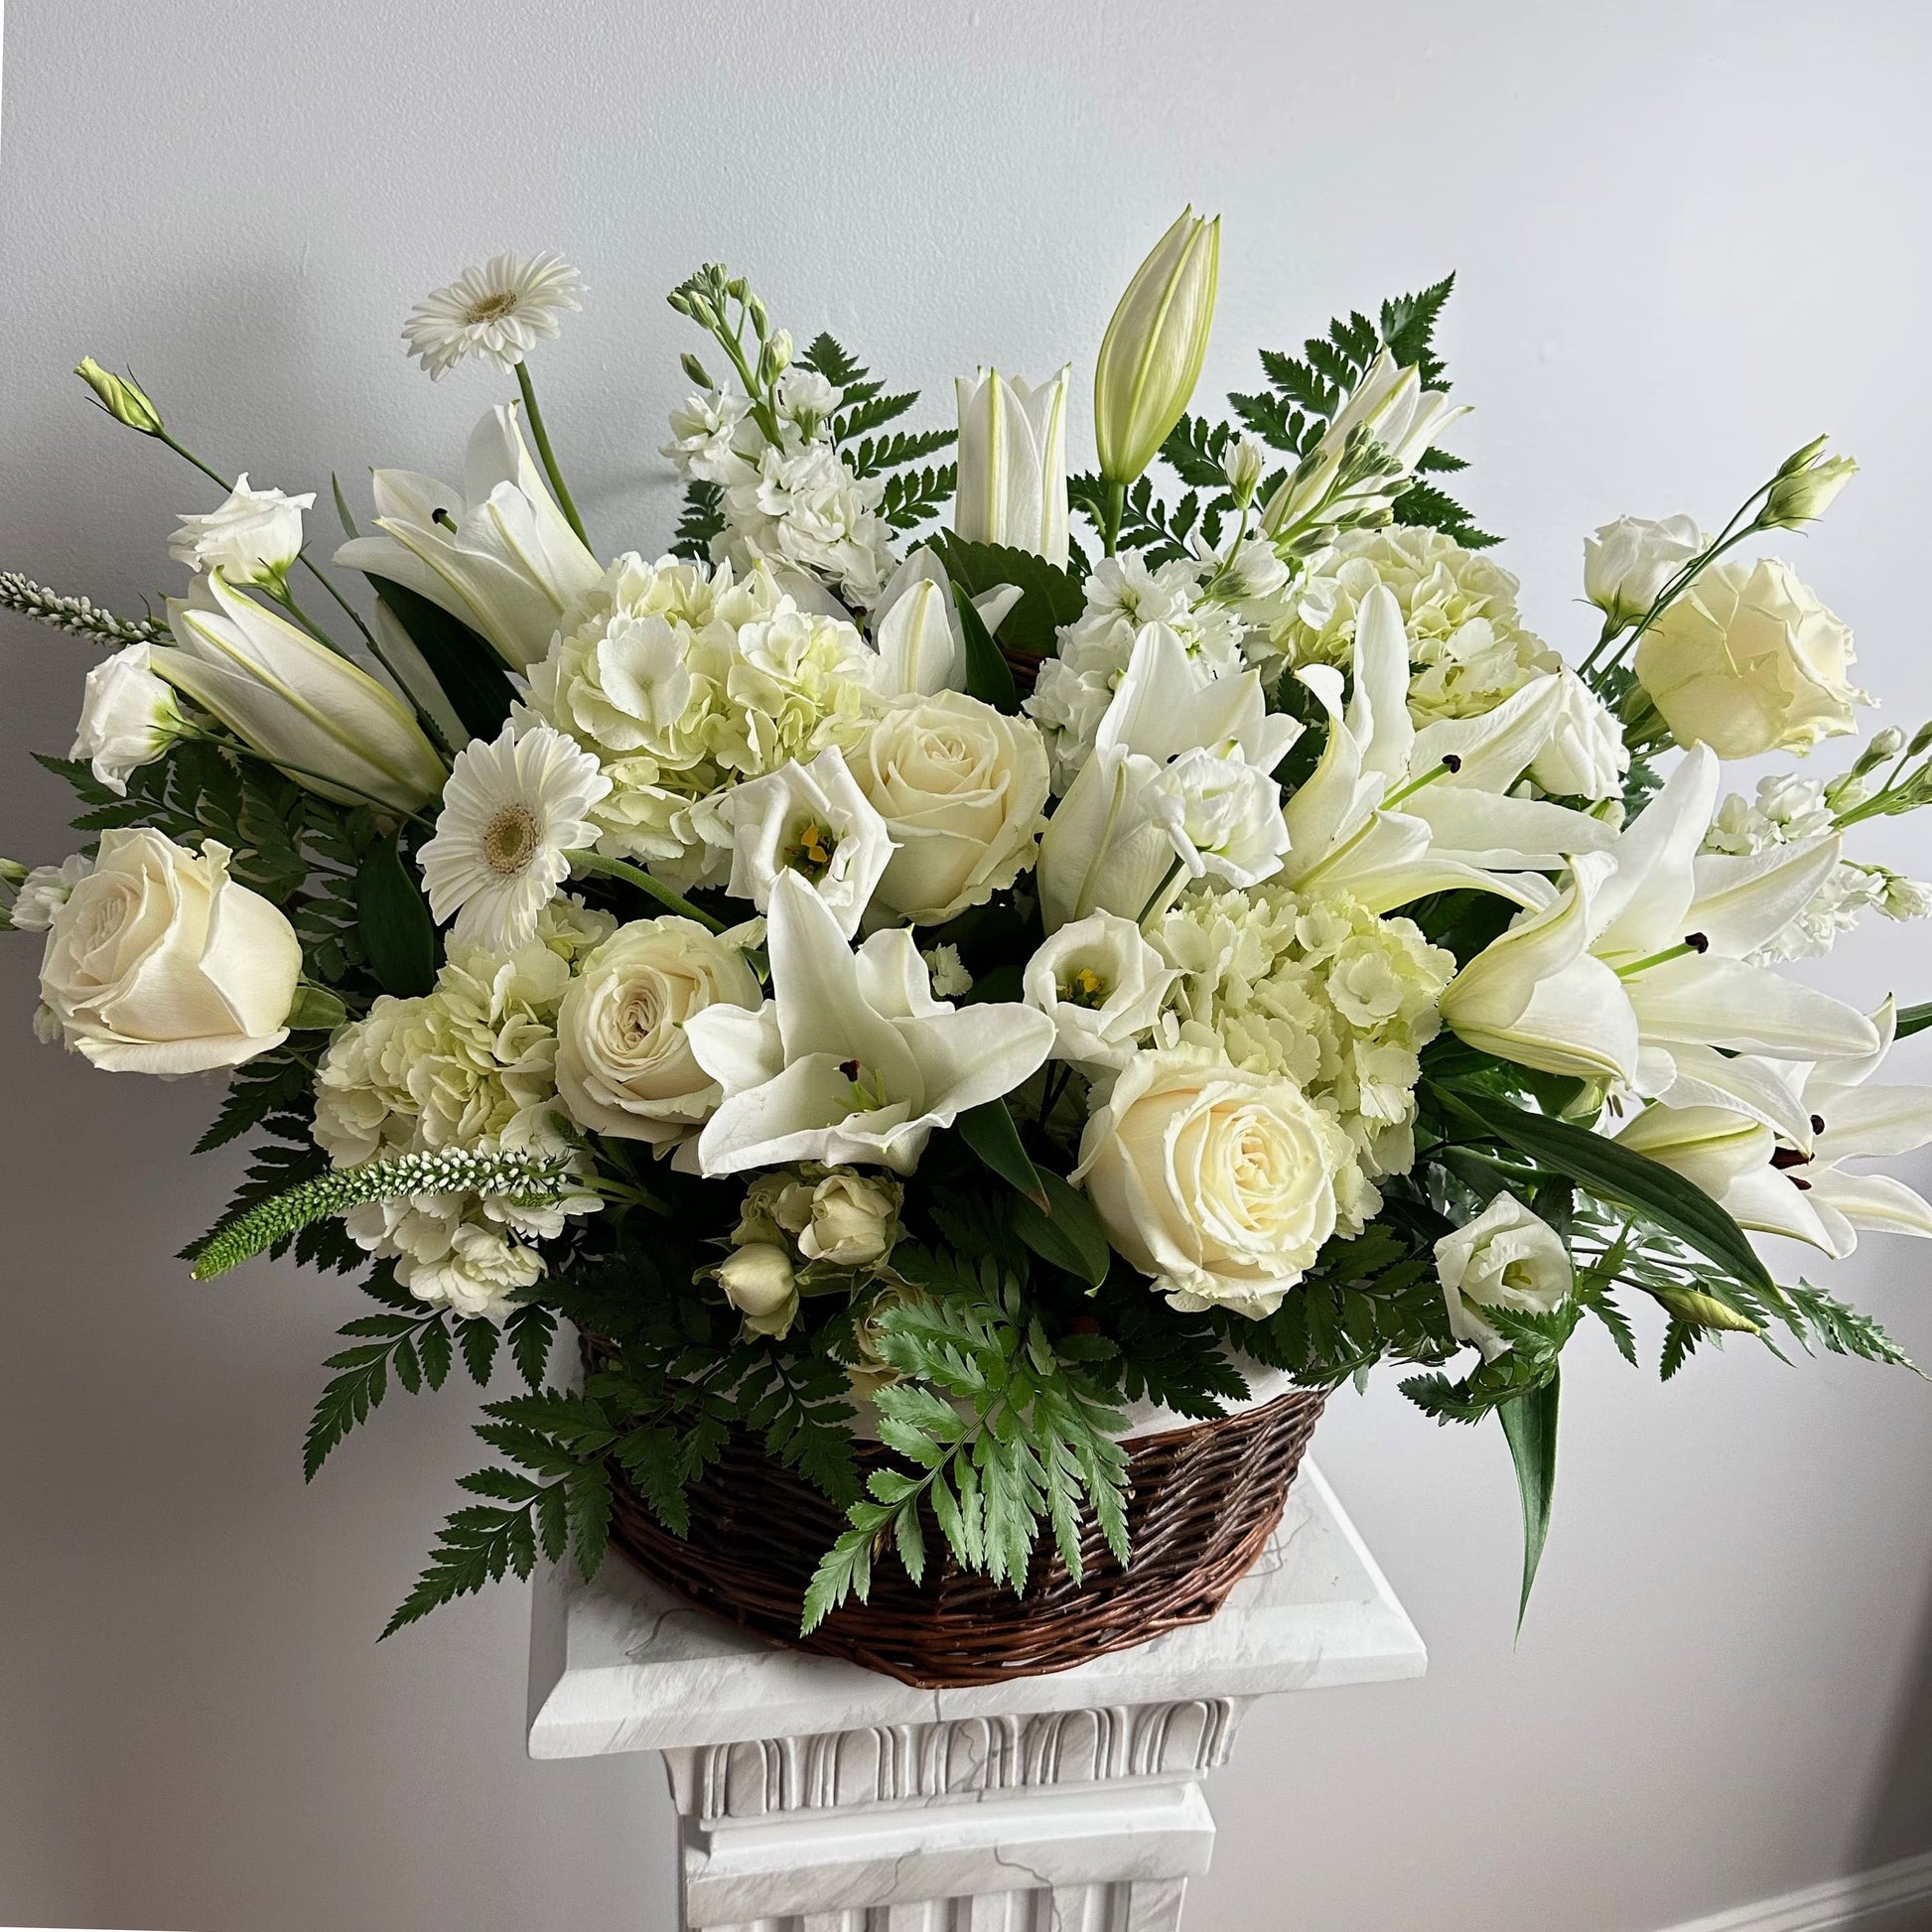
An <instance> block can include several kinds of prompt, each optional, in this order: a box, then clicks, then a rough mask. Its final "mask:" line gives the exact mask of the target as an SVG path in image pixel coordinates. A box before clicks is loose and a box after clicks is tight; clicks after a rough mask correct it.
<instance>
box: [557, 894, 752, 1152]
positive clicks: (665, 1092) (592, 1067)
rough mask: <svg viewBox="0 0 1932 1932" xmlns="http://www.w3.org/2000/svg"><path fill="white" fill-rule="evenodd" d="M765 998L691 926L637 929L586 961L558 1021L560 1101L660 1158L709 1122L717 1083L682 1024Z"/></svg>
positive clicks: (652, 922)
mask: <svg viewBox="0 0 1932 1932" xmlns="http://www.w3.org/2000/svg"><path fill="white" fill-rule="evenodd" d="M762 998H763V995H762V993H761V992H760V990H759V983H758V978H757V976H756V975H755V974H754V973H753V971H752V969H751V967H750V966H748V965H747V964H746V963H745V955H744V954H743V953H742V952H740V951H739V950H738V948H737V947H736V946H734V945H731V944H730V943H729V942H727V941H726V940H724V939H721V938H719V937H717V936H716V935H715V934H713V933H710V932H707V931H706V930H705V929H704V927H703V926H701V925H699V924H697V923H696V922H695V921H694V920H691V919H678V918H657V919H639V920H636V921H635V922H633V923H632V924H630V925H626V926H622V927H621V928H620V929H619V930H618V931H617V933H616V934H614V935H613V936H612V937H611V938H609V939H607V940H606V941H605V942H604V944H603V945H601V946H599V947H598V948H597V949H596V951H594V952H593V953H591V954H590V955H589V957H587V958H586V959H585V961H584V964H583V970H582V971H581V973H580V974H579V976H578V977H577V978H576V979H574V980H573V981H572V982H571V985H570V990H569V992H567V993H566V994H565V995H564V998H563V1003H562V1005H561V1006H560V1007H559V1008H558V1011H557V1091H558V1092H559V1093H560V1094H562V1096H563V1100H564V1105H565V1106H566V1107H568V1108H569V1109H570V1115H571V1118H572V1119H573V1120H574V1121H576V1122H577V1124H578V1125H579V1126H580V1127H584V1128H588V1129H589V1130H590V1131H591V1132H592V1133H595V1134H609V1135H612V1136H614V1137H615V1138H617V1139H619V1140H630V1141H646V1142H648V1143H649V1144H650V1146H651V1147H653V1148H654V1149H656V1150H657V1152H658V1153H660V1154H667V1153H669V1151H670V1150H671V1148H672V1147H674V1146H675V1145H676V1144H677V1143H678V1142H680V1141H685V1140H689V1139H690V1138H691V1137H692V1136H693V1135H695V1134H696V1133H697V1132H698V1130H699V1129H700V1128H701V1127H702V1126H703V1125H704V1123H705V1122H706V1121H707V1120H709V1119H710V1118H711V1114H712V1111H713V1109H714V1108H715V1107H716V1106H717V1104H718V1101H719V1097H720V1095H719V1088H718V1083H717V1082H716V1081H715V1080H713V1079H712V1078H711V1076H710V1075H709V1074H707V1073H706V1072H705V1071H704V1069H703V1068H702V1067H700V1066H699V1064H698V1062H697V1061H696V1059H694V1058H693V1057H692V1053H691V1047H690V1043H689V1042H688V1041H687V1040H686V1038H685V1036H684V1024H685V1022H686V1021H687V1020H689V1019H690V1017H691V1016H692V1015H693V1014H694V1013H701V1012H703V1011H704V1009H705V1008H706V1007H709V1006H715V1005H717V1004H719V1003H720V1002H725V1003H727V1004H729V1005H732V1006H739V1007H748V1008H756V1007H757V1006H759V1003H760V1001H761V1000H762Z"/></svg>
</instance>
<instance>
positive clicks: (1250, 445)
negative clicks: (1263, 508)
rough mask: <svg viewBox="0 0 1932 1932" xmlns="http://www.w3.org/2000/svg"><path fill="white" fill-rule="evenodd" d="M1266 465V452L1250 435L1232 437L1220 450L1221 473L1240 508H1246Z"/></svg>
mask: <svg viewBox="0 0 1932 1932" xmlns="http://www.w3.org/2000/svg"><path fill="white" fill-rule="evenodd" d="M1267 465H1268V456H1267V452H1266V451H1264V450H1263V449H1262V447H1261V445H1260V444H1259V443H1257V442H1256V441H1255V439H1254V438H1253V437H1252V436H1237V437H1235V438H1233V439H1232V440H1231V441H1230V442H1229V444H1228V446H1227V448H1226V449H1225V450H1223V451H1222V452H1221V475H1222V476H1224V477H1225V478H1226V479H1227V480H1228V488H1229V489H1231V490H1232V491H1233V492H1234V500H1235V502H1236V503H1237V504H1238V505H1239V506H1240V507H1241V508H1243V509H1246V508H1247V506H1248V503H1249V501H1250V499H1251V498H1252V497H1253V496H1254V493H1255V489H1256V487H1257V486H1258V485H1259V483H1260V482H1261V473H1262V471H1263V470H1265V469H1266V468H1267Z"/></svg>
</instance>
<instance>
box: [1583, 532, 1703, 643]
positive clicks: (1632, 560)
mask: <svg viewBox="0 0 1932 1932" xmlns="http://www.w3.org/2000/svg"><path fill="white" fill-rule="evenodd" d="M1710 542H1711V539H1710V538H1709V537H1708V536H1706V535H1705V533H1704V532H1703V531H1702V530H1700V529H1699V528H1698V526H1697V518H1696V517H1694V516H1666V517H1664V518H1663V519H1662V520H1661V521H1658V520H1655V519H1653V518H1651V517H1647V516H1619V517H1618V518H1617V520H1616V521H1615V522H1614V523H1605V524H1604V525H1603V526H1602V527H1601V528H1600V529H1599V530H1597V531H1596V533H1595V534H1594V535H1593V536H1587V537H1586V538H1585V539H1584V595H1585V596H1586V597H1587V598H1588V600H1589V601H1590V603H1592V604H1593V605H1595V606H1596V608H1597V609H1598V610H1599V611H1601V612H1602V613H1603V615H1604V617H1606V618H1607V619H1608V620H1609V621H1610V622H1611V623H1613V624H1615V625H1616V626H1617V627H1618V628H1619V629H1621V628H1622V627H1624V626H1625V625H1628V624H1633V623H1635V622H1637V621H1638V620H1639V619H1641V618H1642V617H1643V615H1644V614H1645V613H1646V612H1647V611H1648V610H1649V609H1650V607H1651V606H1652V605H1653V604H1655V603H1656V602H1657V597H1658V594H1659V592H1661V591H1662V590H1663V588H1664V586H1665V585H1666V584H1668V583H1669V582H1670V580H1671V579H1672V578H1673V577H1675V576H1676V575H1677V573H1678V572H1679V571H1680V570H1682V569H1683V568H1684V566H1685V565H1686V564H1688V563H1689V562H1690V561H1691V559H1692V558H1693V557H1695V556H1696V555H1697V554H1698V552H1699V551H1700V550H1704V549H1707V548H1708V547H1709V546H1710Z"/></svg>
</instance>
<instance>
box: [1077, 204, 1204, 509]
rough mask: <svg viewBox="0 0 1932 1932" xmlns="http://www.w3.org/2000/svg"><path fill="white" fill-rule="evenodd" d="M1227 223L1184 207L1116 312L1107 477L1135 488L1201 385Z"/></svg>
mask: <svg viewBox="0 0 1932 1932" xmlns="http://www.w3.org/2000/svg"><path fill="white" fill-rule="evenodd" d="M1220 263H1221V222H1220V217H1219V216H1218V215H1217V216H1216V217H1215V218H1214V219H1213V220H1211V221H1210V220H1207V219H1205V218H1204V217H1202V216H1200V215H1197V214H1195V212H1194V211H1193V209H1192V208H1191V207H1188V208H1183V209H1182V210H1181V212H1180V218H1179V219H1178V220H1176V221H1175V222H1174V224H1173V227H1171V228H1170V229H1169V230H1168V231H1167V233H1166V234H1164V235H1163V236H1162V237H1161V239H1160V240H1159V241H1158V242H1157V243H1156V244H1155V247H1154V252H1153V253H1152V254H1151V255H1149V256H1148V258H1147V260H1146V261H1144V262H1143V263H1142V264H1141V266H1140V268H1139V270H1138V271H1137V272H1136V274H1135V276H1134V279H1133V280H1132V281H1131V282H1130V283H1128V285H1127V293H1126V294H1125V295H1123V296H1122V297H1121V299H1120V304H1119V306H1118V307H1117V308H1116V309H1115V310H1114V316H1113V320H1112V321H1111V322H1110V323H1108V325H1107V334H1106V337H1105V339H1104V340H1103V341H1102V343H1101V345H1100V358H1099V360H1098V361H1097V362H1096V363H1095V364H1094V371H1093V428H1094V438H1095V441H1096V442H1097V443H1098V444H1099V447H1100V474H1101V475H1102V476H1103V477H1104V478H1106V479H1107V481H1108V482H1109V483H1132V482H1133V481H1134V479H1135V478H1136V477H1138V476H1139V475H1140V474H1141V472H1142V471H1144V470H1145V469H1146V468H1147V467H1148V465H1149V464H1150V463H1152V462H1153V461H1154V459H1155V456H1156V454H1157V453H1158V452H1159V450H1160V448H1161V445H1162V444H1163V443H1165V442H1166V441H1167V440H1168V432H1169V431H1170V430H1171V429H1173V426H1174V424H1175V423H1177V422H1178V421H1179V420H1180V413H1181V411H1182V410H1183V409H1185V408H1186V407H1187V404H1188V401H1189V399H1190V398H1191V397H1192V396H1193V393H1194V384H1195V383H1196V382H1197V381H1199V379H1200V370H1201V363H1202V361H1203V360H1204V359H1205V357H1206V354H1207V337H1208V332H1209V330H1210V329H1212V327H1213V325H1214V290H1215V284H1216V281H1217V280H1218V278H1219V274H1220Z"/></svg>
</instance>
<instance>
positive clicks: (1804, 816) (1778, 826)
mask: <svg viewBox="0 0 1932 1932" xmlns="http://www.w3.org/2000/svg"><path fill="white" fill-rule="evenodd" d="M1839 802H1840V804H1841V805H1843V804H1846V803H1849V802H1850V799H1849V797H1846V796H1841V798H1840V801H1839ZM1837 822H1838V820H1837V814H1836V811H1835V810H1834V807H1833V805H1832V802H1831V800H1830V799H1829V798H1828V797H1827V796H1826V785H1825V781H1824V780H1823V779H1820V778H1801V777H1799V776H1797V775H1796V773H1794V772H1772V773H1771V774H1770V775H1768V776H1766V777H1763V778H1760V779H1759V780H1758V781H1757V795H1756V797H1755V798H1746V797H1744V796H1743V795H1742V794H1741V793H1740V792H1734V791H1733V792H1732V793H1730V794H1729V796H1727V797H1726V798H1725V801H1724V803H1723V804H1721V805H1720V806H1719V807H1718V811H1717V815H1716V817H1714V818H1713V819H1712V821H1711V829H1710V830H1709V831H1708V832H1707V833H1706V834H1705V835H1704V850H1705V851H1706V852H1724V853H1732V854H1749V853H1757V852H1766V851H1769V850H1770V848H1771V847H1773V846H1777V845H1795V844H1800V843H1802V842H1803V841H1804V840H1806V839H1815V838H1822V837H1823V836H1824V835H1825V834H1826V833H1828V832H1830V831H1831V830H1832V829H1833V828H1834V826H1835V825H1836V824H1837ZM1873 910H1875V911H1877V912H1879V913H1880V914H1882V915H1883V916H1884V917H1885V918H1888V919H1921V918H1923V917H1924V916H1925V915H1926V912H1927V911H1928V910H1932V888H1928V887H1926V886H1923V885H1921V884H1920V883H1919V882H1918V881H1917V880H1914V879H1907V878H1905V877H1903V876H1902V875H1901V874H1899V873H1895V872H1891V871H1888V870H1887V869H1886V868H1885V867H1883V866H1866V865H1860V864H1858V863H1857V862H1855V861H1853V860H1850V859H1841V860H1840V861H1839V863H1838V865H1837V867H1836V868H1835V869H1834V870H1833V872H1832V875H1831V877H1830V878H1828V879H1827V880H1826V881H1825V883H1824V884H1823V885H1822V886H1821V887H1819V889H1818V891H1817V892H1816V893H1814V894H1813V895H1812V897H1811V899H1810V901H1809V903H1807V904H1806V905H1805V907H1804V909H1803V910H1802V911H1800V912H1799V913H1798V914H1797V915H1796V917H1794V918H1793V919H1792V921H1791V923H1790V924H1789V925H1787V926H1786V927H1785V928H1784V929H1783V931H1781V932H1779V933H1777V934H1775V935H1774V936H1773V937H1772V938H1771V939H1770V940H1769V941H1768V942H1767V943H1766V944H1764V945H1763V946H1761V947H1759V948H1758V950H1757V951H1756V952H1755V953H1753V954H1752V955H1751V960H1752V963H1753V964H1757V965H1772V964H1775V963H1777V962H1778V961H1780V960H1786V959H1817V958H1821V957H1822V956H1823V955H1824V954H1826V953H1828V952H1830V951H1831V949H1832V948H1833V946H1835V945H1836V944H1837V943H1838V941H1839V939H1840V938H1841V937H1842V936H1843V935H1844V934H1845V933H1848V932H1850V931H1851V930H1852V929H1853V927H1855V926H1856V925H1857V924H1858V922H1859V920H1860V918H1861V917H1862V916H1863V914H1864V913H1865V912H1868V911H1873Z"/></svg>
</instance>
